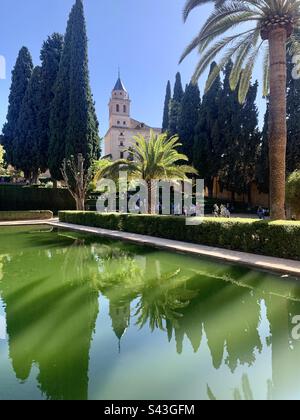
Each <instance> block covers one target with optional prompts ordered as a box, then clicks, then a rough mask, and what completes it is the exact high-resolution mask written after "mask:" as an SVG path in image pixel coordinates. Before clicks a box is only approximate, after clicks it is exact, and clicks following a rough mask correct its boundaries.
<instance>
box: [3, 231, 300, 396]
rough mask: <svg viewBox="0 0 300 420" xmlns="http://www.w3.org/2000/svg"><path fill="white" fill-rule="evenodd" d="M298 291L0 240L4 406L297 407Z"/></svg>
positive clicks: (245, 275) (266, 280)
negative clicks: (204, 403) (254, 403)
mask: <svg viewBox="0 0 300 420" xmlns="http://www.w3.org/2000/svg"><path fill="white" fill-rule="evenodd" d="M295 315H300V282H299V283H297V282H296V281H295V280H293V279H288V278H284V279H282V278H279V277H276V276H272V275H269V274H265V273H258V272H255V271H252V270H249V269H247V268H244V267H242V268H241V267H233V266H228V265H222V264H217V263H214V262H212V261H206V260H201V259H197V258H192V257H188V256H184V255H179V254H172V253H167V252H163V251H159V250H156V249H152V248H141V247H137V246H135V245H131V244H125V243H122V242H116V241H114V242H110V241H107V240H102V239H99V238H95V237H89V236H83V235H79V234H76V233H72V232H68V231H52V230H51V229H50V228H47V227H42V228H41V227H39V228H37V227H36V228H27V227H23V228H0V399H186V400H188V399H215V398H216V399H267V398H268V399H277V398H297V399H298V398H300V367H299V364H300V341H299V340H297V337H294V335H293V334H292V331H293V328H294V326H293V324H292V320H293V317H294V316H295Z"/></svg>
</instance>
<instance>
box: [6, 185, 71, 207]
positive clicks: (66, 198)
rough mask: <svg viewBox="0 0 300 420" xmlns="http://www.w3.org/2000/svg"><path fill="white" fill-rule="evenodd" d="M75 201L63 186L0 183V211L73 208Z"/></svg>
mask: <svg viewBox="0 0 300 420" xmlns="http://www.w3.org/2000/svg"><path fill="white" fill-rule="evenodd" d="M75 209H76V205H75V201H74V199H73V198H72V196H71V194H70V193H69V191H68V190H66V189H63V188H57V189H56V188H53V189H52V188H38V187H23V186H20V185H0V211H27V210H51V211H52V212H53V213H55V214H57V213H58V212H59V211H60V210H75Z"/></svg>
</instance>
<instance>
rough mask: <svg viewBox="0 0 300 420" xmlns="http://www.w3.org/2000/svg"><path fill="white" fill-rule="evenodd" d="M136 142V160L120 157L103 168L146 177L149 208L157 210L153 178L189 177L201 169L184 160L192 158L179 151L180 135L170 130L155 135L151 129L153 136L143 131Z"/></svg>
mask: <svg viewBox="0 0 300 420" xmlns="http://www.w3.org/2000/svg"><path fill="white" fill-rule="evenodd" d="M134 140H135V146H133V147H132V153H133V160H132V161H131V160H130V161H129V160H125V159H120V160H117V161H115V162H113V164H112V165H110V166H108V168H107V171H104V172H103V171H102V176H103V175H104V176H108V175H110V174H115V173H116V168H117V169H118V170H120V171H127V172H128V174H129V176H130V178H131V179H142V180H144V181H146V183H147V185H148V212H149V213H150V214H151V213H153V212H154V209H153V208H152V192H153V191H152V182H151V181H153V180H160V179H164V180H166V179H169V180H174V179H175V180H178V179H182V180H183V179H187V174H196V173H197V171H196V170H195V169H194V168H193V167H192V166H189V165H183V164H181V163H180V161H188V158H187V156H185V155H183V154H181V153H179V152H178V150H177V149H178V148H179V147H180V146H181V144H180V143H179V141H178V137H177V136H174V137H171V138H169V137H168V135H167V134H166V133H164V134H161V135H158V136H157V135H155V134H154V133H153V132H151V136H150V140H149V141H148V140H146V139H145V137H143V136H142V135H139V136H136V137H134Z"/></svg>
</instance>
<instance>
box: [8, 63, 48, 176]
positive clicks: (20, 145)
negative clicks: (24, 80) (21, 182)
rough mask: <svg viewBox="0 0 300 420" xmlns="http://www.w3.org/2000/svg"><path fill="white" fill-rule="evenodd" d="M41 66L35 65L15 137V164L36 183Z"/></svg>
mask: <svg viewBox="0 0 300 420" xmlns="http://www.w3.org/2000/svg"><path fill="white" fill-rule="evenodd" d="M40 93H41V68H40V67H35V69H34V70H33V73H32V76H31V78H30V81H29V84H28V87H27V90H26V93H25V96H24V99H23V102H22V106H21V109H20V114H19V119H18V124H17V129H16V134H15V138H14V142H13V145H14V164H15V167H16V168H17V169H20V170H22V171H23V172H24V174H25V177H26V178H27V179H28V180H29V181H30V182H31V183H34V182H36V181H37V177H38V173H39V110H40V105H41V95H40Z"/></svg>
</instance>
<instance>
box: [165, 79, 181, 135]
mask: <svg viewBox="0 0 300 420" xmlns="http://www.w3.org/2000/svg"><path fill="white" fill-rule="evenodd" d="M182 98H183V88H182V83H181V75H180V73H177V74H176V81H175V85H174V94H173V99H171V101H170V103H169V128H168V133H169V134H170V136H174V135H175V134H178V123H179V117H180V113H181V101H182Z"/></svg>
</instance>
